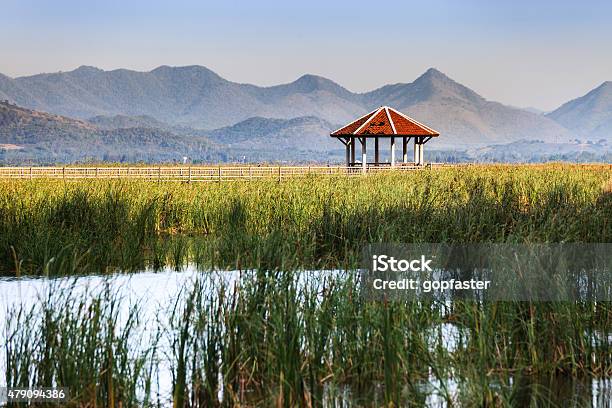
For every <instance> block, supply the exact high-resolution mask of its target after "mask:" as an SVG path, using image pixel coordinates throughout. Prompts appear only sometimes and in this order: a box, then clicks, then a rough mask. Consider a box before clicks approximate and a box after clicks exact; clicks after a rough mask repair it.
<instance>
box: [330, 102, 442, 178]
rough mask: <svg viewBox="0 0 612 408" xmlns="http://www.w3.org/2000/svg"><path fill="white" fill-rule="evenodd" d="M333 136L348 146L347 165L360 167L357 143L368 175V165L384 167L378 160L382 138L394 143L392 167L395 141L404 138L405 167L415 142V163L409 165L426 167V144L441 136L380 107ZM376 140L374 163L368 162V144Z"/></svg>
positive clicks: (420, 124)
mask: <svg viewBox="0 0 612 408" xmlns="http://www.w3.org/2000/svg"><path fill="white" fill-rule="evenodd" d="M330 136H331V137H335V138H337V139H339V140H340V141H341V142H342V143H343V144H344V145H345V146H346V166H347V167H351V166H357V165H359V163H357V162H355V144H356V141H359V143H360V144H361V166H362V168H363V171H364V172H365V171H366V170H367V168H368V165H374V166H380V165H383V164H382V163H380V160H379V152H378V145H379V140H380V139H383V138H385V139H390V140H391V163H390V164H391V166H392V167H395V166H396V163H395V139H396V138H398V139H399V138H401V139H402V152H403V160H402V165H407V164H408V163H409V162H408V143H409V142H410V139H414V161H413V162H412V163H410V165H417V166H422V165H424V164H425V163H424V160H423V151H424V145H425V143H427V142H428V141H429V140H430V139H431V138H432V137H438V136H440V133H438V132H436V131H435V130H433V129H432V128H430V127H427V126H425V125H423V124H422V123H419V122H417V121H416V120H414V119H412V118H410V117H408V116H406V115H404V114H403V113H401V112H398V111H397V110H395V109H393V108H390V107H388V106H381V107H380V108H378V109H376V110H374V111H372V112H370V113H368V114H367V115H364V116H362V117H360V118H359V119H357V120H355V121H353V122H351V123H349V124H348V125H346V126H343V127H341V128H340V129H338V130H336V131H334V132H332V133H331V134H330ZM368 139H374V162H371V163H368V161H367V154H366V153H367V146H366V145H367V141H368ZM385 165H386V164H385Z"/></svg>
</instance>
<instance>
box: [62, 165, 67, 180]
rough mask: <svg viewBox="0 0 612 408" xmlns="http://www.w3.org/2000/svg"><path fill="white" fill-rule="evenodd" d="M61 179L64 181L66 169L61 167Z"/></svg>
mask: <svg viewBox="0 0 612 408" xmlns="http://www.w3.org/2000/svg"><path fill="white" fill-rule="evenodd" d="M62 177H63V178H64V180H66V168H65V167H62Z"/></svg>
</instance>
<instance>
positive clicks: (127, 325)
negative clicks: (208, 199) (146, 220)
mask: <svg viewBox="0 0 612 408" xmlns="http://www.w3.org/2000/svg"><path fill="white" fill-rule="evenodd" d="M361 290H362V286H361V285H360V283H359V281H358V279H356V276H355V275H352V274H351V273H349V272H334V273H319V272H302V273H292V272H262V271H249V272H242V274H241V276H240V277H239V278H238V279H237V280H235V281H232V280H228V279H226V278H225V277H223V276H222V275H219V274H218V273H213V274H209V273H204V274H202V275H201V276H199V277H198V278H197V279H196V280H195V281H194V282H192V283H188V284H187V285H186V286H185V287H183V288H182V289H181V290H180V292H179V294H178V295H177V296H175V297H173V298H172V300H171V304H168V305H161V306H160V307H159V309H154V310H152V312H150V313H152V314H149V315H146V316H145V315H141V314H140V310H139V308H137V307H134V306H131V305H130V303H129V300H128V299H124V298H122V297H121V295H120V294H118V292H117V291H116V290H114V289H113V286H112V285H111V284H109V285H108V286H107V287H105V288H104V289H103V290H101V291H99V293H83V292H82V291H75V290H71V289H68V290H52V291H51V292H52V293H53V295H49V296H50V297H49V298H48V300H45V301H43V302H40V303H39V304H37V305H36V306H34V307H33V308H27V307H17V308H15V309H13V312H12V313H10V314H9V315H8V316H7V319H6V322H4V323H3V324H0V326H3V331H2V332H1V333H0V343H1V344H2V345H3V350H2V353H3V355H2V358H0V360H1V361H5V366H4V367H2V369H3V374H4V376H5V377H6V379H7V383H8V385H9V386H49V385H58V386H65V387H68V388H69V389H70V393H71V396H72V401H71V404H72V406H106V407H110V406H115V407H118V406H155V405H158V404H159V405H161V406H168V401H172V402H173V406H175V407H181V408H182V407H214V406H243V405H248V406H286V407H294V406H322V405H324V406H330V405H334V404H340V403H341V402H342V401H344V402H343V404H348V405H353V404H356V405H375V406H381V405H385V406H397V405H405V406H423V405H425V404H427V403H428V404H430V405H431V404H433V403H432V402H431V401H432V398H435V401H438V403H439V404H441V405H444V406H456V405H459V406H516V405H522V406H528V405H529V404H532V405H533V406H547V404H549V406H555V404H562V403H564V402H565V401H564V400H559V399H558V398H556V396H555V393H557V392H560V391H564V392H566V390H565V389H564V388H565V387H566V386H567V385H568V384H571V383H573V382H580V383H583V382H586V383H588V382H589V381H592V379H593V378H610V376H611V375H612V362H611V361H610V355H611V354H612V353H611V350H610V340H609V336H610V334H611V333H612V308H611V307H610V304H597V305H593V304H591V305H590V306H587V305H576V304H572V303H564V304H555V303H538V304H529V303H520V302H514V303H513V302H496V303H494V304H482V303H478V302H470V301H456V302H452V303H448V302H442V303H440V302H437V301H422V302H415V301H405V302H400V301H396V302H389V303H385V302H376V301H371V300H369V299H367V298H366V297H364V296H363V294H362V293H361V292H360V291H361ZM145 329H146V330H145ZM149 338H151V339H153V341H150V340H149ZM160 359H162V360H164V359H165V361H166V363H163V364H159V360H160ZM166 370H167V371H166ZM0 377H1V376H0ZM160 377H167V378H169V379H170V383H171V388H168V389H161V390H159V391H160V392H158V391H157V388H158V385H157V384H158V380H157V379H158V378H160ZM162 382H163V381H162ZM559 385H560V387H559V388H556V389H555V388H554V387H556V386H559ZM587 390H589V388H587ZM573 394H575V395H573V397H576V398H578V397H579V398H580V399H581V400H582V399H590V398H591V394H590V391H588V392H578V391H576V392H574V393H573ZM562 395H565V397H567V394H562ZM555 401H556V402H555ZM577 405H583V402H582V401H581V402H580V403H579V404H577ZM588 405H591V404H590V403H589V404H588Z"/></svg>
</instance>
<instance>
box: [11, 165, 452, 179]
mask: <svg viewBox="0 0 612 408" xmlns="http://www.w3.org/2000/svg"><path fill="white" fill-rule="evenodd" d="M448 166H450V165H447V164H441V163H430V164H428V165H425V166H413V165H401V166H397V167H393V168H392V167H390V166H384V167H382V166H379V167H374V166H370V167H368V173H370V174H371V173H380V172H389V171H396V172H397V171H400V172H404V171H418V170H424V169H432V168H438V167H448ZM361 174H363V170H362V168H361V167H344V166H181V167H179V166H158V167H119V166H116V167H110V166H109V167H72V166H69V167H0V179H40V178H48V179H65V180H75V179H139V180H149V181H187V182H214V181H233V180H249V179H262V178H269V179H279V180H283V179H289V178H295V177H305V176H308V175H327V176H357V175H361Z"/></svg>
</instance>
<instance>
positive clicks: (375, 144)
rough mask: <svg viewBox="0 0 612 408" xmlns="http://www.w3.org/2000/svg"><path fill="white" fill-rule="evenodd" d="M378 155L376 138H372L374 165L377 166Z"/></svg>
mask: <svg viewBox="0 0 612 408" xmlns="http://www.w3.org/2000/svg"><path fill="white" fill-rule="evenodd" d="M378 162H379V155H378V138H377V137H375V138H374V164H375V165H377V166H378Z"/></svg>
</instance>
